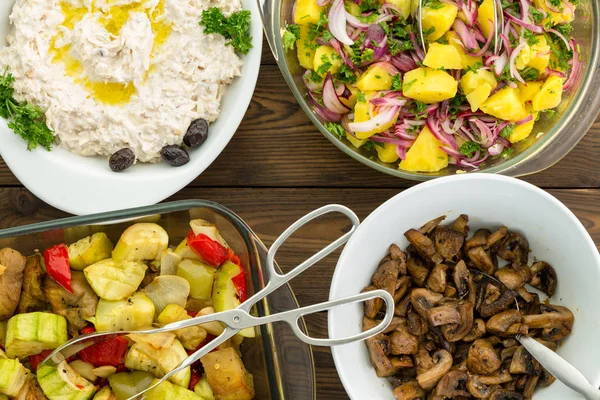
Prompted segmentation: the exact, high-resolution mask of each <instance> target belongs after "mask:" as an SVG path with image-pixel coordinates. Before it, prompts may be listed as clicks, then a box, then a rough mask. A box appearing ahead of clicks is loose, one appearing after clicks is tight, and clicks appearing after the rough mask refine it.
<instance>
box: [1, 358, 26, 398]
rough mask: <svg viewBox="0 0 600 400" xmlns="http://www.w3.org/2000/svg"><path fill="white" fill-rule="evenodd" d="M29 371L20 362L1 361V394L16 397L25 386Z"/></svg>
mask: <svg viewBox="0 0 600 400" xmlns="http://www.w3.org/2000/svg"><path fill="white" fill-rule="evenodd" d="M26 379H27V369H26V368H25V367H24V366H23V365H21V363H20V362H19V360H10V359H8V358H2V359H0V393H1V394H5V395H7V396H11V397H12V396H16V395H17V394H19V391H20V390H21V388H22V387H23V385H24V384H25V380H26Z"/></svg>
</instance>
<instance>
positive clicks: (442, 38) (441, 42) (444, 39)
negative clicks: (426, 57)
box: [437, 36, 450, 44]
mask: <svg viewBox="0 0 600 400" xmlns="http://www.w3.org/2000/svg"><path fill="white" fill-rule="evenodd" d="M437 42H438V43H439V44H450V42H448V39H446V38H445V37H444V36H442V37H441V38H439V39H438V40H437Z"/></svg>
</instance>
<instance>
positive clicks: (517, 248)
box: [497, 232, 529, 265]
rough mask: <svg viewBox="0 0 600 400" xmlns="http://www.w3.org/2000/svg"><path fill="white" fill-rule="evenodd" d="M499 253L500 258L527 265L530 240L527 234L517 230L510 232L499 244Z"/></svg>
mask: <svg viewBox="0 0 600 400" xmlns="http://www.w3.org/2000/svg"><path fill="white" fill-rule="evenodd" d="M497 254H498V256H499V257H500V258H502V259H504V260H506V261H510V262H512V263H516V264H519V265H527V259H528V258H529V242H528V241H527V239H526V238H525V236H523V235H521V234H520V233H517V232H510V233H509V234H508V235H507V236H506V237H505V238H504V240H503V241H502V242H501V243H499V244H498V247H497Z"/></svg>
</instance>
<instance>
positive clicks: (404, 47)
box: [400, 40, 415, 51]
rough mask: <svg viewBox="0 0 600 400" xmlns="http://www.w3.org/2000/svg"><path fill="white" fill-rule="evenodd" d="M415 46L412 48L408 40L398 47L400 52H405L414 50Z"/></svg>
mask: <svg viewBox="0 0 600 400" xmlns="http://www.w3.org/2000/svg"><path fill="white" fill-rule="evenodd" d="M414 49H415V46H413V44H412V42H411V41H410V40H405V41H404V42H402V45H401V46H400V51H407V50H414Z"/></svg>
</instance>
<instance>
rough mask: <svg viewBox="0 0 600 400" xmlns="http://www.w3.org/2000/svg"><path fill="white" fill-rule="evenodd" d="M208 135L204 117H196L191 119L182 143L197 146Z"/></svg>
mask: <svg viewBox="0 0 600 400" xmlns="http://www.w3.org/2000/svg"><path fill="white" fill-rule="evenodd" d="M207 137H208V122H206V120H205V119H202V118H198V119H195V120H193V121H192V123H191V124H190V127H189V128H188V130H187V132H186V134H185V136H184V137H183V143H184V144H185V145H186V146H188V147H198V146H200V145H201V144H202V143H204V141H205V140H206V138H207Z"/></svg>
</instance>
